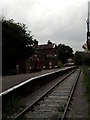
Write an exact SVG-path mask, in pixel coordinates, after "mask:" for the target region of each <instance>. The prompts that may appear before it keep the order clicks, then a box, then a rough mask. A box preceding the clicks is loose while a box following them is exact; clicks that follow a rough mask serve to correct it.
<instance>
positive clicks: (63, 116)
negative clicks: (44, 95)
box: [61, 69, 81, 120]
mask: <svg viewBox="0 0 90 120" xmlns="http://www.w3.org/2000/svg"><path fill="white" fill-rule="evenodd" d="M80 74H81V69H80V71H79V74H78V76H77V79H76V80H75V82H74V84H73V87H72V90H71V92H70V95H69V98H68V101H67V104H66V107H65V110H64V113H63V115H62V117H61V120H64V119H65V115H66V113H67V111H68V107H69V104H70V102H71V98H72V96H73V93H74V91H75V88H76V85H77V82H78V79H79V77H80Z"/></svg>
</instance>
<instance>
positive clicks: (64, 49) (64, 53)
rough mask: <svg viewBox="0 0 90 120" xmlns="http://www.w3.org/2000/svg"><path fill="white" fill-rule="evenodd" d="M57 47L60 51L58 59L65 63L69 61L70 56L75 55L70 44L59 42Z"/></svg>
mask: <svg viewBox="0 0 90 120" xmlns="http://www.w3.org/2000/svg"><path fill="white" fill-rule="evenodd" d="M56 49H57V52H58V60H61V61H62V62H63V64H64V63H66V62H67V59H68V58H72V57H73V50H72V48H71V47H70V46H66V45H64V44H59V45H58V46H57V48H56Z"/></svg>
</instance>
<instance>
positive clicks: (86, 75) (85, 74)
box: [83, 66, 90, 120]
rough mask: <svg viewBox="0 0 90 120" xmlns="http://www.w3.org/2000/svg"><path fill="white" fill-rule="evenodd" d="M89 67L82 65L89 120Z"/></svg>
mask: <svg viewBox="0 0 90 120" xmlns="http://www.w3.org/2000/svg"><path fill="white" fill-rule="evenodd" d="M89 69H90V67H88V66H84V67H83V78H84V84H85V86H86V94H87V96H88V117H89V118H88V119H89V120H90V71H89Z"/></svg>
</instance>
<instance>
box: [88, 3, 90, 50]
mask: <svg viewBox="0 0 90 120" xmlns="http://www.w3.org/2000/svg"><path fill="white" fill-rule="evenodd" d="M89 17H90V1H88V19H87V47H88V50H89V51H90V31H89V24H90V23H89V22H90V21H89Z"/></svg>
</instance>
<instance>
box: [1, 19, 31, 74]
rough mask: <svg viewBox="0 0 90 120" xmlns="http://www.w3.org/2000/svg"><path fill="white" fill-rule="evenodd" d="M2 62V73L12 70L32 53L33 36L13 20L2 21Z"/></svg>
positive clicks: (22, 25)
mask: <svg viewBox="0 0 90 120" xmlns="http://www.w3.org/2000/svg"><path fill="white" fill-rule="evenodd" d="M1 22H2V60H3V65H2V66H3V72H5V70H6V69H7V68H14V67H15V65H16V64H18V62H19V61H20V60H23V59H26V58H27V57H29V56H30V55H31V54H32V52H33V49H32V44H33V36H32V35H30V31H29V30H27V27H26V25H25V24H21V23H15V22H14V21H13V20H5V19H3V20H2V21H1Z"/></svg>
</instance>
